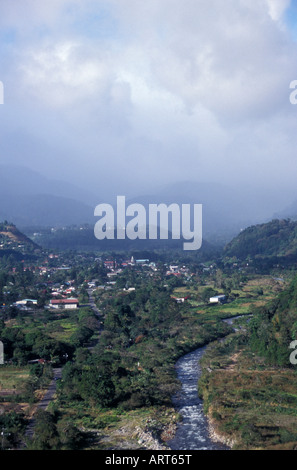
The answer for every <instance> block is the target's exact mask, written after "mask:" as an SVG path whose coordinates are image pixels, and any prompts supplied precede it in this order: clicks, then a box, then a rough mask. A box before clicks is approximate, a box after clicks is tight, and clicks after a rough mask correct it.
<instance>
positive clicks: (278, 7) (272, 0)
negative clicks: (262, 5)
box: [266, 0, 291, 21]
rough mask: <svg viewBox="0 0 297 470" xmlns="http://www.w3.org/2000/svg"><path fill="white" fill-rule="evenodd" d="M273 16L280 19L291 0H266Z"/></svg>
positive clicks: (274, 18) (276, 19)
mask: <svg viewBox="0 0 297 470" xmlns="http://www.w3.org/2000/svg"><path fill="white" fill-rule="evenodd" d="M266 2H267V4H268V8H269V14H270V16H271V18H272V19H273V20H275V21H278V20H280V19H281V18H282V16H283V14H284V12H285V11H286V9H287V8H288V7H289V6H290V4H291V0H266Z"/></svg>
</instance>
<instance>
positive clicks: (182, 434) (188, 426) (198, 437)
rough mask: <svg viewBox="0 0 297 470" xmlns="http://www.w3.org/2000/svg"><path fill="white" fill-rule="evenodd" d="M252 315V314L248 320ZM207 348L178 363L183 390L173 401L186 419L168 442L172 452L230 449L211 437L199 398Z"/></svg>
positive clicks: (177, 369)
mask: <svg viewBox="0 0 297 470" xmlns="http://www.w3.org/2000/svg"><path fill="white" fill-rule="evenodd" d="M244 316H245V315H244ZM251 316H252V315H248V319H249V318H250V317H251ZM242 317H243V315H238V316H237V317H233V318H227V319H225V320H223V321H224V322H226V323H228V324H229V325H233V323H234V320H237V319H238V318H242ZM240 328H241V327H239V329H240ZM234 331H236V328H234ZM205 349H206V346H205V347H203V348H199V349H196V351H194V352H191V353H189V354H187V355H186V356H183V357H182V358H181V359H179V361H178V362H177V363H176V372H177V378H178V380H179V381H180V382H181V384H182V387H181V390H180V391H179V392H178V394H177V395H176V396H174V397H173V400H172V401H173V406H174V407H175V409H176V411H177V412H178V413H180V414H181V416H182V418H183V419H182V422H181V423H179V424H178V426H177V431H176V434H175V437H174V438H173V439H172V440H171V441H169V442H168V443H167V445H168V446H169V447H170V449H172V450H230V448H229V447H227V446H226V445H224V444H221V443H220V442H214V441H213V440H212V439H211V438H210V435H209V426H208V419H207V417H206V416H205V414H204V412H203V400H201V399H200V398H199V396H198V380H199V378H200V376H201V373H202V370H201V367H200V365H199V362H200V359H201V358H202V356H203V354H204V352H205Z"/></svg>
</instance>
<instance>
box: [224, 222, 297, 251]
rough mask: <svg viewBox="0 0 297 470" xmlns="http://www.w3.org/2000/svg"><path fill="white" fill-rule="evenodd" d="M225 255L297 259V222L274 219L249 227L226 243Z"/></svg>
mask: <svg viewBox="0 0 297 470" xmlns="http://www.w3.org/2000/svg"><path fill="white" fill-rule="evenodd" d="M224 256H225V257H230V258H232V257H236V258H238V259H240V260H245V259H248V258H272V257H275V258H283V259H286V258H287V259H288V260H293V259H297V222H293V221H291V220H289V219H287V220H273V221H271V222H269V223H266V224H261V225H254V226H252V227H248V228H247V229H245V230H243V231H242V232H241V233H240V234H239V235H238V236H237V237H235V238H234V239H233V240H232V241H231V242H230V243H228V244H227V245H226V247H225V250H224Z"/></svg>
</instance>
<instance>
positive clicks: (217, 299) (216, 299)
mask: <svg viewBox="0 0 297 470" xmlns="http://www.w3.org/2000/svg"><path fill="white" fill-rule="evenodd" d="M226 299H227V298H226V296H225V295H216V296H215V297H211V298H210V299H209V303H210V304H223V303H224V302H226Z"/></svg>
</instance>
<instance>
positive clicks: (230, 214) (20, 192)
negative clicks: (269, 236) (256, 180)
mask: <svg viewBox="0 0 297 470" xmlns="http://www.w3.org/2000/svg"><path fill="white" fill-rule="evenodd" d="M0 175H1V186H0V197H1V207H0V219H1V220H9V221H12V222H13V223H15V224H16V225H17V226H19V227H21V228H24V227H29V226H30V227H32V226H36V227H38V226H41V227H50V226H56V227H61V226H69V225H79V224H85V223H87V224H90V225H94V224H95V222H96V218H95V217H94V209H95V207H96V205H97V204H101V203H108V204H111V205H113V206H115V205H116V196H117V194H116V192H115V191H116V188H113V191H114V195H113V197H110V196H108V195H106V194H105V191H104V190H102V194H96V195H94V194H92V192H91V191H88V190H87V189H85V188H80V187H77V186H76V185H74V184H71V183H69V182H67V181H60V180H59V179H57V180H54V179H50V178H47V177H45V176H44V175H41V174H39V173H37V172H35V171H33V170H30V169H28V168H25V167H14V166H8V165H6V166H4V165H2V166H0ZM118 195H120V194H118ZM122 195H124V194H122ZM131 203H139V204H142V205H143V206H144V207H146V208H148V205H149V204H161V203H163V204H167V205H169V204H172V203H176V204H179V205H181V204H191V205H193V204H202V205H203V237H204V238H206V239H207V240H210V241H213V242H217V243H221V244H224V243H225V242H226V241H229V240H230V239H231V238H232V237H233V236H235V235H237V234H238V233H239V232H240V230H242V229H244V228H246V227H248V226H249V225H252V224H255V223H263V222H266V221H269V220H271V219H272V218H273V217H274V216H275V213H276V210H279V213H280V214H284V213H286V212H287V213H288V215H293V212H294V210H293V209H294V205H293V206H292V210H291V212H292V214H289V212H290V211H289V210H286V211H285V212H284V211H283V207H285V206H282V205H281V204H285V203H284V202H282V200H278V201H276V194H275V193H274V192H273V191H271V192H269V191H265V193H263V194H261V195H259V194H258V193H257V192H256V191H252V192H251V191H249V190H248V188H241V190H240V191H239V190H238V189H235V188H232V187H230V186H228V185H227V184H224V183H217V182H209V183H206V182H194V181H182V182H176V183H174V184H168V185H166V186H164V187H163V188H162V187H161V188H159V189H158V190H157V191H155V192H152V193H149V192H147V194H146V195H144V194H135V197H133V198H128V197H127V198H126V206H128V205H129V204H131ZM276 203H278V207H277V206H276ZM295 213H297V211H296V212H295Z"/></svg>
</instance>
